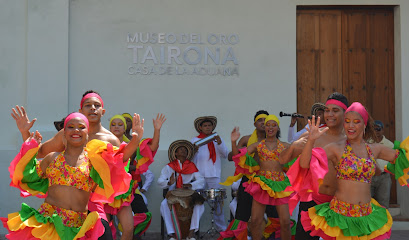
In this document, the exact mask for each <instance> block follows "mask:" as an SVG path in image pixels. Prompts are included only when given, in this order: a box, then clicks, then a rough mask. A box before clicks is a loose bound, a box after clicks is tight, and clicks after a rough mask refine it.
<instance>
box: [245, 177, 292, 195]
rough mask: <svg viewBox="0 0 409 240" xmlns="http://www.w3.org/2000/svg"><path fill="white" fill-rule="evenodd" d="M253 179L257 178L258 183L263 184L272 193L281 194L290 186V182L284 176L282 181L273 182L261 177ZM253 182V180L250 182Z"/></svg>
mask: <svg viewBox="0 0 409 240" xmlns="http://www.w3.org/2000/svg"><path fill="white" fill-rule="evenodd" d="M253 178H259V179H260V181H262V182H263V183H265V184H266V185H267V186H268V187H269V188H270V189H272V190H274V192H282V191H284V190H285V189H286V188H287V187H289V186H291V183H290V180H289V179H288V177H287V176H285V179H284V181H274V180H271V179H268V178H266V177H265V176H263V175H255V176H254V177H253ZM252 181H253V182H254V180H252Z"/></svg>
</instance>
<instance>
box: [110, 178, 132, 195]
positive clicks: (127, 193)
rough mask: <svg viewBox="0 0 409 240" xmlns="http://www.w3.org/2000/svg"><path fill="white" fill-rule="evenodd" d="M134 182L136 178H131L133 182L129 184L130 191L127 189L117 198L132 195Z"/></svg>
mask: <svg viewBox="0 0 409 240" xmlns="http://www.w3.org/2000/svg"><path fill="white" fill-rule="evenodd" d="M134 184H135V180H133V179H132V180H131V184H129V189H128V191H127V192H126V193H124V194H121V195H118V196H116V197H115V199H117V200H119V199H125V198H127V197H128V196H129V195H131V194H132V189H133V186H134Z"/></svg>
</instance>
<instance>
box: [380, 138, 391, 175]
mask: <svg viewBox="0 0 409 240" xmlns="http://www.w3.org/2000/svg"><path fill="white" fill-rule="evenodd" d="M379 143H380V144H383V145H385V146H386V147H389V148H393V143H392V142H391V141H389V140H388V139H386V137H385V136H382V141H380V142H379ZM388 163H389V162H388V161H385V160H382V159H376V164H377V165H378V167H379V168H380V169H381V170H382V172H384V169H385V166H386V165H387V164H388Z"/></svg>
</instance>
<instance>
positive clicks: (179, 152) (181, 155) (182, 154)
mask: <svg viewBox="0 0 409 240" xmlns="http://www.w3.org/2000/svg"><path fill="white" fill-rule="evenodd" d="M187 155H188V151H187V149H186V148H185V147H178V148H177V149H176V152H175V156H176V158H177V159H178V160H179V161H180V163H182V164H183V163H184V162H185V161H186V160H187V158H186V157H187ZM175 182H176V177H175V173H174V174H172V176H171V177H170V178H169V182H168V186H171V185H173V184H174V183H175ZM183 188H184V189H192V184H183ZM194 234H195V231H194V230H190V231H189V235H188V237H189V238H192V237H193V236H194ZM171 237H175V234H172V235H171Z"/></svg>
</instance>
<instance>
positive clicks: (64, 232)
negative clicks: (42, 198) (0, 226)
mask: <svg viewBox="0 0 409 240" xmlns="http://www.w3.org/2000/svg"><path fill="white" fill-rule="evenodd" d="M19 214H20V219H21V221H23V222H24V221H26V220H27V219H29V218H30V217H32V216H34V217H35V219H36V220H37V222H39V223H43V224H46V223H47V222H50V223H52V224H54V227H55V229H56V231H57V233H58V235H59V236H60V238H61V240H72V239H74V237H75V236H76V235H77V234H78V232H79V231H80V229H81V227H78V228H76V227H67V226H64V224H63V223H62V219H61V218H60V216H58V215H57V214H53V215H52V216H51V217H45V216H43V215H42V214H41V213H39V212H38V211H37V210H36V209H34V208H32V207H30V206H28V205H27V204H25V203H22V204H21V210H20V212H19Z"/></svg>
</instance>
